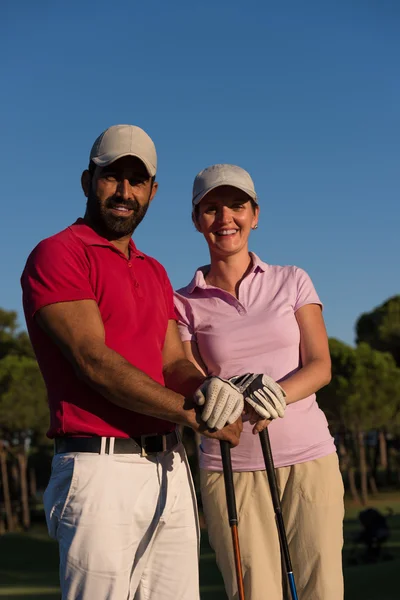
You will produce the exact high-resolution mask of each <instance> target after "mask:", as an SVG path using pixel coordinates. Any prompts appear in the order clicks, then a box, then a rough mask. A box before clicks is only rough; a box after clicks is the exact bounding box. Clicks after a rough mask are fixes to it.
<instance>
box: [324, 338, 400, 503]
mask: <svg viewBox="0 0 400 600" xmlns="http://www.w3.org/2000/svg"><path fill="white" fill-rule="evenodd" d="M330 352H331V358H332V381H331V383H330V384H329V385H328V386H326V388H324V389H322V390H321V391H320V392H319V395H318V400H319V402H320V404H321V407H322V408H323V409H324V410H325V413H326V415H327V417H328V420H329V421H330V423H331V425H332V427H333V429H334V431H336V432H337V433H338V435H339V437H340V436H343V435H344V436H345V435H346V433H348V432H350V433H351V434H352V436H351V440H354V441H355V444H354V447H352V448H350V451H349V449H348V448H344V450H345V451H344V452H343V454H344V455H345V464H346V470H347V471H348V476H349V484H350V488H351V491H352V494H353V496H354V497H355V498H356V499H357V498H358V493H357V490H356V487H355V478H354V469H355V463H356V460H355V457H357V462H358V464H359V469H360V474H361V496H362V501H363V502H364V503H366V502H367V498H368V484H367V482H368V464H367V457H366V450H365V433H366V432H368V431H370V430H371V429H380V428H382V427H389V426H393V424H395V423H398V421H399V414H400V369H398V368H397V366H396V363H395V361H394V358H393V356H392V355H391V354H389V353H384V352H379V351H377V350H373V349H372V348H370V346H369V345H368V344H366V343H361V344H360V345H359V346H358V347H357V348H351V347H350V346H348V345H346V344H344V343H343V342H340V341H339V340H335V339H331V340H330ZM340 451H341V448H339V453H340ZM342 459H343V456H342Z"/></svg>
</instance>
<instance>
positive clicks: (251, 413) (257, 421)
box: [244, 402, 271, 435]
mask: <svg viewBox="0 0 400 600" xmlns="http://www.w3.org/2000/svg"><path fill="white" fill-rule="evenodd" d="M244 412H245V414H246V415H247V416H248V417H249V423H250V424H251V425H254V427H253V430H252V431H253V433H254V435H255V434H257V433H260V432H261V431H263V430H264V429H266V428H267V427H268V425H269V424H270V423H271V420H270V419H263V418H262V417H260V415H259V414H258V413H257V412H256V411H255V410H254V408H253V407H252V406H250V404H248V403H247V402H245V405H244Z"/></svg>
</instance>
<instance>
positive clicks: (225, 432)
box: [201, 417, 243, 447]
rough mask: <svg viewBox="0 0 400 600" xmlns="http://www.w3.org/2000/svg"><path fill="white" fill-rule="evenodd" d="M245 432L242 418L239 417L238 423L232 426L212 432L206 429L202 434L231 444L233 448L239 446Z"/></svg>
mask: <svg viewBox="0 0 400 600" xmlns="http://www.w3.org/2000/svg"><path fill="white" fill-rule="evenodd" d="M242 431H243V423H242V418H241V417H239V419H237V421H235V422H234V423H232V424H230V425H226V426H225V427H223V428H222V429H220V430H218V431H210V430H209V429H206V430H204V431H202V432H201V433H202V434H203V435H204V436H206V437H208V438H211V439H214V440H222V441H225V442H229V443H230V445H231V446H232V447H234V446H237V445H238V444H239V439H240V434H241V433H242Z"/></svg>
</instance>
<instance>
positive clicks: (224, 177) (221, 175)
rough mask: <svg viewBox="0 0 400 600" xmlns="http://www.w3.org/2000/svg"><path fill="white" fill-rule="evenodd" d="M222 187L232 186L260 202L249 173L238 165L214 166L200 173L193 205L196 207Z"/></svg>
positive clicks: (195, 182)
mask: <svg viewBox="0 0 400 600" xmlns="http://www.w3.org/2000/svg"><path fill="white" fill-rule="evenodd" d="M221 185H230V186H232V187H235V188H238V189H239V190H242V192H245V193H246V194H248V195H249V196H250V198H252V199H253V200H254V202H258V200H257V194H256V190H255V188H254V183H253V180H252V178H251V177H250V175H249V174H248V172H247V171H245V170H244V169H242V168H241V167H237V166H236V165H212V166H211V167H207V168H206V169H203V171H200V173H199V174H198V175H196V178H195V180H194V183H193V197H192V204H193V206H196V204H198V203H199V202H200V201H201V200H202V199H203V198H204V196H205V195H206V194H208V192H211V190H214V189H215V188H217V187H220V186H221Z"/></svg>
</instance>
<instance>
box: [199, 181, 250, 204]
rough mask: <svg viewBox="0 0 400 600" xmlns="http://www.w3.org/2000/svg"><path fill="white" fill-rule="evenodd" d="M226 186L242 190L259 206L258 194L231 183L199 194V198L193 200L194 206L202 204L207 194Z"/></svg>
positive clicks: (221, 184)
mask: <svg viewBox="0 0 400 600" xmlns="http://www.w3.org/2000/svg"><path fill="white" fill-rule="evenodd" d="M225 186H228V187H233V188H236V189H237V190H241V191H242V192H244V193H245V194H247V195H248V196H250V198H251V199H252V200H254V202H256V203H257V204H258V200H257V194H256V193H255V192H254V191H253V190H249V189H248V188H245V187H244V186H243V187H242V186H240V185H233V184H231V183H227V182H224V183H216V184H215V185H212V186H211V187H209V188H207V189H206V190H203V191H202V192H200V194H197V196H195V197H194V198H193V199H192V204H193V206H197V204H199V202H201V201H202V200H203V198H204V196H207V194H208V193H209V192H211V191H212V190H215V189H216V188H219V187H225Z"/></svg>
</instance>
